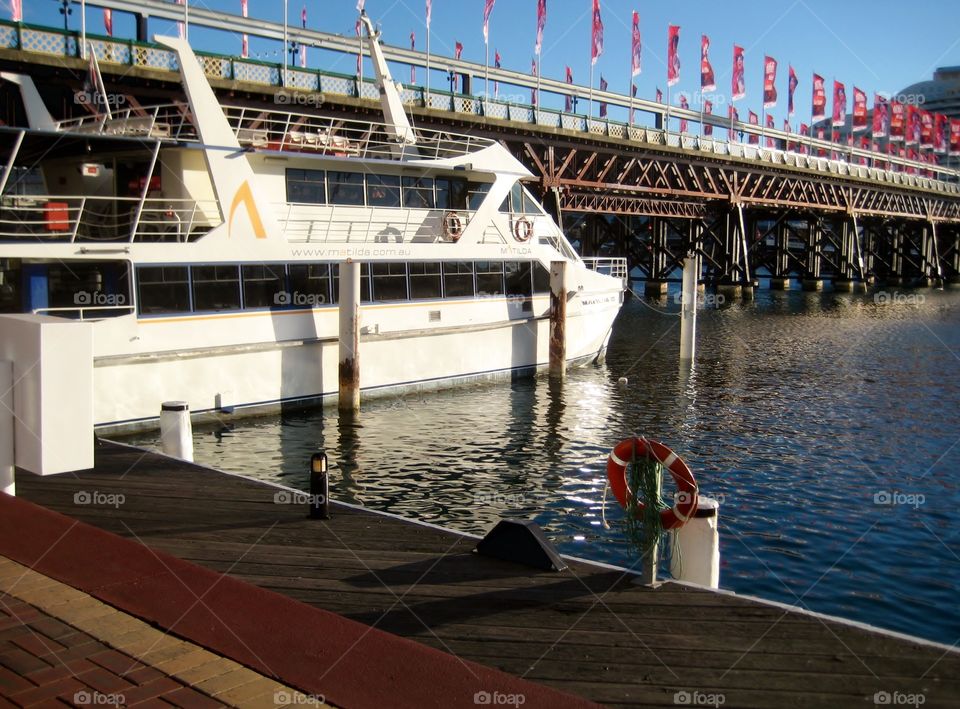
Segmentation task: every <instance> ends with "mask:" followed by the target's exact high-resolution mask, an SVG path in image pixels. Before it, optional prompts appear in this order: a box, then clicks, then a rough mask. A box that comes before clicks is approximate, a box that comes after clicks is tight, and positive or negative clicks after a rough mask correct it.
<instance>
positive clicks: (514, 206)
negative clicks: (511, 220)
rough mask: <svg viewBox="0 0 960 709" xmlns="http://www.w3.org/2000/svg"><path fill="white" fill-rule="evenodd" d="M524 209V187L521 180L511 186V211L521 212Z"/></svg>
mask: <svg viewBox="0 0 960 709" xmlns="http://www.w3.org/2000/svg"><path fill="white" fill-rule="evenodd" d="M522 210H523V187H522V186H521V185H520V183H519V182H517V183H516V184H514V186H513V187H511V188H510V211H511V212H513V213H514V214H519V213H520V212H521V211H522Z"/></svg>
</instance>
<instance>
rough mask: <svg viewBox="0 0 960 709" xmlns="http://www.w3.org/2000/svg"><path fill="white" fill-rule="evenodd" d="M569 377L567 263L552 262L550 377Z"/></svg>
mask: <svg viewBox="0 0 960 709" xmlns="http://www.w3.org/2000/svg"><path fill="white" fill-rule="evenodd" d="M566 375H567V262H566V261H551V262H550V376H551V377H554V378H556V379H563V378H564V377H565V376H566Z"/></svg>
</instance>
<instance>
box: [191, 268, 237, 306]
mask: <svg viewBox="0 0 960 709" xmlns="http://www.w3.org/2000/svg"><path fill="white" fill-rule="evenodd" d="M190 272H191V276H192V277H193V307H194V310H237V309H239V308H240V269H239V268H238V267H237V266H191V267H190Z"/></svg>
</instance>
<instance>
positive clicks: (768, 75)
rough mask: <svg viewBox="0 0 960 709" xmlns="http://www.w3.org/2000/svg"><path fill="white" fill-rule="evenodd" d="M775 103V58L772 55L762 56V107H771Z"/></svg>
mask: <svg viewBox="0 0 960 709" xmlns="http://www.w3.org/2000/svg"><path fill="white" fill-rule="evenodd" d="M776 105H777V60H776V59H773V58H772V57H764V58H763V107H764V108H773V107H774V106H776Z"/></svg>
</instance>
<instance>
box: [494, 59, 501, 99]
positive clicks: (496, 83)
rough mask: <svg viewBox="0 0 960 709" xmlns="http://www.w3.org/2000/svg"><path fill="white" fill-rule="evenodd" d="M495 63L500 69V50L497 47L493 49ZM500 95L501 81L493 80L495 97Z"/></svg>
mask: <svg viewBox="0 0 960 709" xmlns="http://www.w3.org/2000/svg"><path fill="white" fill-rule="evenodd" d="M493 65H494V66H495V67H496V68H497V69H499V68H500V52H498V51H497V50H496V49H494V50H493ZM499 95H500V82H499V81H497V80H496V79H494V80H493V97H494V98H497V97H498V96H499Z"/></svg>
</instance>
